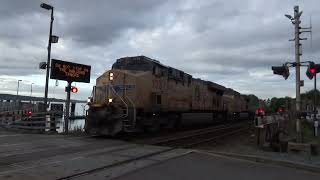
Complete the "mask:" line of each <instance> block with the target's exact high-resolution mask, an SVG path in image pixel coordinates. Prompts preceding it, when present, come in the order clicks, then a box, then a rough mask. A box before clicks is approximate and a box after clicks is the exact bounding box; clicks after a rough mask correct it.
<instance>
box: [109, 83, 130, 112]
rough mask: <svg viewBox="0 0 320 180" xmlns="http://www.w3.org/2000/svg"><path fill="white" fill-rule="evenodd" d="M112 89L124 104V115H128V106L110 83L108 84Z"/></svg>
mask: <svg viewBox="0 0 320 180" xmlns="http://www.w3.org/2000/svg"><path fill="white" fill-rule="evenodd" d="M110 87H111V89H112V91H113V92H114V93H115V94H116V95H117V96H118V97H119V99H120V100H121V101H122V102H123V103H124V104H125V106H126V108H127V110H126V114H125V116H124V117H127V116H128V111H129V107H128V104H127V103H126V102H125V101H124V100H123V99H122V98H121V96H119V94H118V93H117V92H116V90H115V89H114V88H113V86H112V85H110Z"/></svg>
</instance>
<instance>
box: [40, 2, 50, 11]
mask: <svg viewBox="0 0 320 180" xmlns="http://www.w3.org/2000/svg"><path fill="white" fill-rule="evenodd" d="M40 7H42V8H43V9H46V10H50V9H53V7H52V6H51V5H49V4H46V3H42V4H41V5H40Z"/></svg>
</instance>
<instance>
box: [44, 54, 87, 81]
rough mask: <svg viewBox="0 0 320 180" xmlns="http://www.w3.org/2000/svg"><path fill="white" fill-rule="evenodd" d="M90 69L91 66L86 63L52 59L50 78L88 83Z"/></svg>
mask: <svg viewBox="0 0 320 180" xmlns="http://www.w3.org/2000/svg"><path fill="white" fill-rule="evenodd" d="M90 71H91V66H88V65H83V64H77V63H72V62H67V61H61V60H56V59H52V60H51V74H50V78H51V79H58V80H64V81H68V82H85V83H90Z"/></svg>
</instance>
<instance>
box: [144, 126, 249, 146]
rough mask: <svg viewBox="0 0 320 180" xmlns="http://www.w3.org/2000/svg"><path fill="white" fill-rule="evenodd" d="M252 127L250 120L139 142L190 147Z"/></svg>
mask: <svg viewBox="0 0 320 180" xmlns="http://www.w3.org/2000/svg"><path fill="white" fill-rule="evenodd" d="M249 129H250V125H249V124H248V122H244V123H237V124H226V125H220V126H215V127H209V128H202V129H197V130H191V131H185V132H180V133H175V134H173V135H169V136H166V137H159V138H151V139H148V140H144V141H140V142H138V143H143V144H151V145H157V146H169V147H174V148H190V147H194V146H197V145H200V144H204V143H207V142H212V141H216V140H219V139H222V138H223V137H226V136H231V135H234V134H238V133H240V132H245V131H246V130H249Z"/></svg>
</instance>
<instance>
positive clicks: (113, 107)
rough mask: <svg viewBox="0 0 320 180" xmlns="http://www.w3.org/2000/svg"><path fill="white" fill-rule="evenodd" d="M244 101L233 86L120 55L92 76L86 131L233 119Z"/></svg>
mask: <svg viewBox="0 0 320 180" xmlns="http://www.w3.org/2000/svg"><path fill="white" fill-rule="evenodd" d="M246 103H247V101H246V99H245V98H244V97H243V96H242V95H240V93H238V92H236V91H234V90H232V89H228V88H225V87H224V86H221V85H219V84H216V83H213V82H210V81H204V80H201V79H195V78H193V77H192V76H191V75H190V74H188V73H185V72H183V71H181V70H178V69H175V68H172V67H169V66H165V65H163V64H161V63H160V62H159V61H157V60H154V59H151V58H148V57H145V56H135V57H124V58H120V59H118V60H117V61H116V62H115V63H114V64H113V65H112V69H111V70H108V71H106V72H105V73H103V74H102V75H101V76H100V77H98V78H97V80H96V86H94V87H93V91H92V95H91V97H90V98H89V99H88V105H89V109H88V111H87V116H86V122H85V130H86V132H88V133H90V134H102V135H115V134H117V133H119V132H135V131H140V130H147V131H157V130H159V129H160V128H161V127H168V128H174V127H178V126H179V125H181V124H187V123H189V124H193V123H213V122H217V121H226V120H227V119H233V120H236V119H239V117H240V114H241V113H242V112H245V111H246V110H247V105H246ZM242 114H243V113H242Z"/></svg>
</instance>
